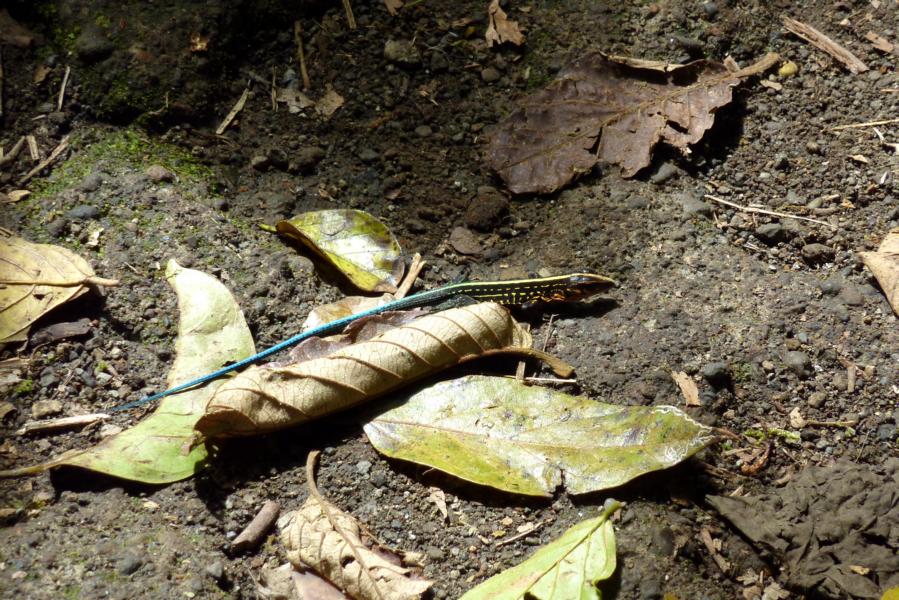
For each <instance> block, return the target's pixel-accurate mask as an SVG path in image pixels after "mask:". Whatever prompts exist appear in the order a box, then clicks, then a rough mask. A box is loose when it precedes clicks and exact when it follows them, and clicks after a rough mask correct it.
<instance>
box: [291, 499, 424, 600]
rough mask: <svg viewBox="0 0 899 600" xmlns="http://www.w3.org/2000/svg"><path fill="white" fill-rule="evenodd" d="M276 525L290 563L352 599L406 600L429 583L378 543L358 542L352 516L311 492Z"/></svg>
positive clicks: (360, 536)
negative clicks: (333, 586)
mask: <svg viewBox="0 0 899 600" xmlns="http://www.w3.org/2000/svg"><path fill="white" fill-rule="evenodd" d="M278 526H279V528H280V530H281V536H280V539H281V544H282V545H283V546H284V548H285V550H286V551H287V560H289V561H290V562H291V563H292V564H293V565H294V567H297V568H303V569H313V570H314V571H316V572H317V573H318V574H320V575H321V576H322V577H324V578H325V579H327V580H328V581H330V582H331V583H333V584H334V585H335V586H337V587H338V588H340V589H341V590H343V591H345V592H346V593H347V594H348V595H349V596H350V597H352V598H358V599H363V600H369V599H371V600H383V599H386V598H389V599H390V600H406V599H409V600H412V599H417V598H421V596H422V594H424V593H425V592H426V591H427V590H428V589H430V587H431V586H432V585H433V582H431V581H428V580H426V579H422V578H420V577H418V575H417V574H416V573H415V572H414V571H413V570H412V569H409V568H408V567H404V566H402V564H401V562H400V560H399V557H397V556H396V555H393V554H390V553H388V552H387V551H385V550H382V549H381V547H380V545H369V544H366V543H364V542H363V540H362V534H361V531H360V527H359V523H357V522H356V520H355V519H353V517H351V516H350V515H348V514H347V513H345V512H343V511H341V510H340V509H338V508H337V507H336V506H334V505H333V504H331V503H330V502H327V501H325V500H319V499H318V498H316V497H315V496H310V497H309V498H307V499H306V502H305V503H304V504H303V506H302V507H301V508H300V510H298V511H295V512H292V513H288V514H286V515H284V517H282V518H281V520H280V521H279V522H278Z"/></svg>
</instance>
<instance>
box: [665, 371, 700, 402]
mask: <svg viewBox="0 0 899 600" xmlns="http://www.w3.org/2000/svg"><path fill="white" fill-rule="evenodd" d="M671 379H673V380H674V383H676V384H677V387H679V388H680V391H681V393H682V394H683V395H684V404H686V405H687V406H702V402H700V401H699V387H698V386H697V385H696V382H695V381H693V380H692V379H691V378H690V376H689V375H687V374H686V373H684V372H683V371H672V373H671Z"/></svg>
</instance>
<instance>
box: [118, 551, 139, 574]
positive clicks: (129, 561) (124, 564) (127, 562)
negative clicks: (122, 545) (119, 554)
mask: <svg viewBox="0 0 899 600" xmlns="http://www.w3.org/2000/svg"><path fill="white" fill-rule="evenodd" d="M143 564H144V561H143V559H141V557H139V556H138V555H136V554H134V553H132V552H128V553H127V554H125V558H123V559H122V561H121V562H120V563H119V573H120V574H122V575H131V574H132V573H134V572H135V571H137V570H138V569H140V567H141V565H143Z"/></svg>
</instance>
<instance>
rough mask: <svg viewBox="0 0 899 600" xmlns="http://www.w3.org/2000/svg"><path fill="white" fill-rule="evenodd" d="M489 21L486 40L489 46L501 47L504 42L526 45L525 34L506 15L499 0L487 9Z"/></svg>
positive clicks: (494, 1) (493, 1)
mask: <svg viewBox="0 0 899 600" xmlns="http://www.w3.org/2000/svg"><path fill="white" fill-rule="evenodd" d="M487 19H488V21H489V23H488V24H487V34H486V35H485V36H484V39H486V40H487V45H488V46H493V45H499V44H502V43H503V42H509V43H511V44H515V45H516V46H520V45H522V44H523V43H524V34H523V33H521V29H520V28H519V27H518V23H516V22H515V21H513V20H512V19H510V18H509V17H508V15H506V12H505V11H504V10H503V9H502V8H501V7H500V5H499V0H492V1H491V2H490V6H488V7H487Z"/></svg>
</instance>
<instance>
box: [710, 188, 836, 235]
mask: <svg viewBox="0 0 899 600" xmlns="http://www.w3.org/2000/svg"><path fill="white" fill-rule="evenodd" d="M705 197H706V198H708V199H709V200H713V201H715V202H720V203H721V204H726V205H727V206H730V207H733V208H736V209H737V210H742V211H744V212H748V213H758V214H760V215H770V216H772V217H781V218H784V219H799V220H800V221H809V222H811V223H818V224H819V225H826V226H827V227H830V228H831V229H836V227H834V226H833V225H831V224H830V223H828V222H827V221H822V220H820V219H812V218H811V217H800V216H799V215H790V214H787V213H782V212H777V211H774V210H766V209H764V208H755V207H753V206H741V205H739V204H737V203H736V202H731V201H730V200H725V199H724V198H718V197H717V196H712V195H711V194H706V195H705Z"/></svg>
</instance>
